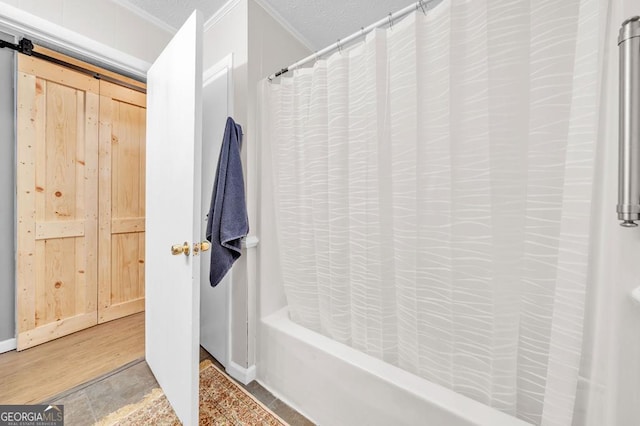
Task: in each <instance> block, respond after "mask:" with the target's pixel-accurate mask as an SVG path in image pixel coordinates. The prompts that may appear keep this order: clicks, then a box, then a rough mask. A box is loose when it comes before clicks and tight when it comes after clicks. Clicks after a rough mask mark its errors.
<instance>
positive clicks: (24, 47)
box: [0, 38, 147, 93]
mask: <svg viewBox="0 0 640 426" xmlns="http://www.w3.org/2000/svg"><path fill="white" fill-rule="evenodd" d="M0 48H7V49H12V50H15V51H16V52H19V53H22V54H24V55H27V56H33V57H34V58H38V59H42V60H44V61H48V62H53V63H54V64H57V65H60V66H63V67H66V68H70V69H72V70H74V71H77V72H79V73H82V74H85V75H90V76H91V77H93V78H95V79H97V80H104V81H107V82H109V83H113V84H117V85H118V86H123V87H126V88H128V89H131V90H135V91H136V92H141V93H147V91H146V89H144V88H142V87H140V86H136V85H135V84H131V83H128V82H126V81H123V80H120V79H117V78H113V77H110V76H108V75H104V74H100V73H98V72H95V71H92V70H89V69H87V68H84V67H81V66H79V65H76V64H72V63H70V62H67V61H63V60H61V59H58V58H54V57H53V56H49V55H45V54H43V53H39V52H36V51H35V50H33V49H34V45H33V43H32V42H31V40H29V39H28V38H23V39H22V40H20V41H19V42H18V44H14V43H10V42H8V41H4V40H0Z"/></svg>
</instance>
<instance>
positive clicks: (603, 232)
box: [574, 0, 640, 426]
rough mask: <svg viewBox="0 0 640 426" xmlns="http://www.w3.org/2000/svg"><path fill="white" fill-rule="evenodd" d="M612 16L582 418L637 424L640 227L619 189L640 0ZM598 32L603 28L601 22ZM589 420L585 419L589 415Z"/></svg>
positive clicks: (618, 5)
mask: <svg viewBox="0 0 640 426" xmlns="http://www.w3.org/2000/svg"><path fill="white" fill-rule="evenodd" d="M611 3H612V10H611V13H612V16H611V20H610V22H609V28H608V29H607V31H608V40H607V47H608V48H609V51H608V57H607V58H606V63H605V69H606V79H607V81H606V83H605V85H604V86H603V87H602V92H601V93H602V95H603V102H602V104H601V109H600V110H601V120H600V122H601V124H602V126H601V132H600V141H599V143H600V145H599V150H600V151H599V152H598V155H597V161H598V168H599V170H598V175H597V176H596V182H597V184H599V185H600V189H601V191H599V194H598V196H597V197H596V198H595V199H594V200H593V205H592V208H593V209H594V228H596V230H597V231H596V232H594V235H593V237H592V241H591V244H592V249H593V251H592V262H591V266H592V268H593V275H592V277H591V280H590V282H589V299H588V308H587V312H588V314H587V318H586V321H587V322H586V326H585V340H584V349H583V356H582V367H581V372H580V375H581V380H580V382H579V390H580V392H579V400H578V403H577V407H579V409H578V418H577V419H576V422H574V424H576V425H577V424H587V425H589V426H599V425H632V424H638V419H640V404H639V403H638V402H639V401H640V304H638V303H635V302H634V301H633V300H632V298H631V296H630V293H631V291H632V290H633V289H634V288H636V287H638V286H640V257H639V256H640V228H622V227H621V226H619V223H620V222H619V221H618V220H617V214H616V204H617V202H618V201H617V190H618V47H617V36H618V30H619V28H620V24H621V23H622V21H623V20H624V19H625V18H627V17H629V16H633V15H639V14H640V1H638V0H622V1H613V2H611ZM594 30H597V29H595V28H594ZM589 388H590V389H591V391H592V392H591V393H589ZM583 420H584V423H582V421H583Z"/></svg>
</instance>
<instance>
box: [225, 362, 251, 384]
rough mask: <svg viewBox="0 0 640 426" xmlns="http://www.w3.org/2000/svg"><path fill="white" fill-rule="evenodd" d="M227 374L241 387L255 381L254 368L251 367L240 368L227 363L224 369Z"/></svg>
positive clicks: (233, 363)
mask: <svg viewBox="0 0 640 426" xmlns="http://www.w3.org/2000/svg"><path fill="white" fill-rule="evenodd" d="M225 369H226V370H227V373H229V375H230V376H231V377H233V378H234V379H236V380H237V381H239V382H240V383H242V384H243V385H248V384H249V383H251V382H253V381H254V380H255V379H256V366H255V365H252V366H250V367H248V368H244V367H241V366H240V365H238V364H236V363H235V362H233V361H231V362H229V365H228V366H227V367H226V368H225Z"/></svg>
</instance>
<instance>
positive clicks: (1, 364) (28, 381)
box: [0, 312, 144, 404]
mask: <svg viewBox="0 0 640 426" xmlns="http://www.w3.org/2000/svg"><path fill="white" fill-rule="evenodd" d="M143 357H144V312H142V313H139V314H135V315H131V316H128V317H125V318H121V319H118V320H115V321H111V322H108V323H105V324H100V325H97V326H95V327H91V328H89V329H86V330H82V331H79V332H77V333H74V334H71V335H69V336H65V337H61V338H59V339H56V340H53V341H51V342H48V343H44V344H42V345H39V346H36V347H33V348H31V349H27V350H24V351H22V352H16V351H12V352H7V353H4V354H1V355H0V404H37V403H40V402H43V401H45V400H47V399H49V398H51V397H53V396H56V395H59V394H60V393H62V392H64V391H66V390H69V389H71V388H74V387H76V386H78V385H81V384H83V383H85V382H88V381H90V380H93V379H95V378H97V377H100V376H103V375H105V374H107V373H109V372H111V371H113V370H115V369H117V368H119V367H122V366H124V365H126V364H129V363H130V362H132V361H135V360H137V359H140V358H143Z"/></svg>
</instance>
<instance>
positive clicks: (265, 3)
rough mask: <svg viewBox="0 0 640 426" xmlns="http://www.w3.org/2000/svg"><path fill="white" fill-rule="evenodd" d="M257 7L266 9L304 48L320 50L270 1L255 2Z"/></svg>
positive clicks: (258, 0) (256, 0) (313, 50)
mask: <svg viewBox="0 0 640 426" xmlns="http://www.w3.org/2000/svg"><path fill="white" fill-rule="evenodd" d="M253 1H255V3H256V4H257V5H259V6H260V7H261V8H263V9H264V11H265V12H267V13H268V14H269V15H270V16H271V17H272V18H273V19H274V20H275V21H276V22H277V23H278V24H280V25H281V26H282V27H283V28H284V29H285V30H287V31H288V32H289V34H291V35H292V36H293V37H294V38H295V39H296V40H298V41H299V42H300V43H302V45H303V46H304V47H306V48H307V49H309V50H310V51H311V52H315V51H316V50H318V48H317V47H315V46H314V45H313V43H311V41H309V39H308V38H306V37H305V36H303V35H302V34H301V33H300V32H299V31H298V30H296V29H295V28H294V27H293V26H292V25H291V24H290V23H289V21H287V20H286V19H284V18H283V17H282V15H280V13H278V11H277V10H275V9H274V8H273V7H272V6H271V5H270V4H269V2H268V0H253Z"/></svg>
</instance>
